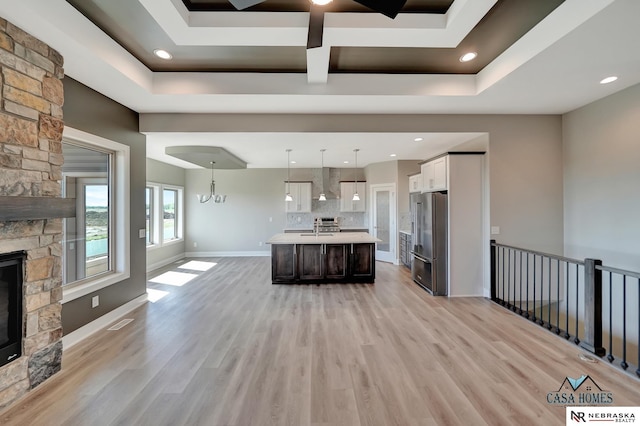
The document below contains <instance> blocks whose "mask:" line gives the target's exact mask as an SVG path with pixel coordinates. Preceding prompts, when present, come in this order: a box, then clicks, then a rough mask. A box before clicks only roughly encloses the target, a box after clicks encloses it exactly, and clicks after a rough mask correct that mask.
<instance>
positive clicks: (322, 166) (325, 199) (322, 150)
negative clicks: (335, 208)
mask: <svg viewBox="0 0 640 426" xmlns="http://www.w3.org/2000/svg"><path fill="white" fill-rule="evenodd" d="M325 151H326V149H324V148H323V149H321V150H320V153H321V155H322V160H321V163H320V164H321V165H320V168H321V170H320V172H321V173H322V169H324V152H325ZM318 201H327V196H326V195H324V182H322V193H320V196H319V197H318Z"/></svg>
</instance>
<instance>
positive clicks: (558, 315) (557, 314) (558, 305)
mask: <svg viewBox="0 0 640 426" xmlns="http://www.w3.org/2000/svg"><path fill="white" fill-rule="evenodd" d="M556 334H560V259H556Z"/></svg>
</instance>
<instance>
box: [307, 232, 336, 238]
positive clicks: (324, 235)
mask: <svg viewBox="0 0 640 426" xmlns="http://www.w3.org/2000/svg"><path fill="white" fill-rule="evenodd" d="M332 235H333V234H327V233H326V232H321V233H319V234H300V236H301V237H315V236H320V237H331V236H332Z"/></svg>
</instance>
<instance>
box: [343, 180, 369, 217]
mask: <svg viewBox="0 0 640 426" xmlns="http://www.w3.org/2000/svg"><path fill="white" fill-rule="evenodd" d="M357 190H358V196H359V197H360V201H353V194H354V193H355V192H356V183H355V182H340V211H341V212H364V211H365V210H366V206H367V204H366V201H365V200H366V193H365V191H366V185H365V183H364V182H358V186H357Z"/></svg>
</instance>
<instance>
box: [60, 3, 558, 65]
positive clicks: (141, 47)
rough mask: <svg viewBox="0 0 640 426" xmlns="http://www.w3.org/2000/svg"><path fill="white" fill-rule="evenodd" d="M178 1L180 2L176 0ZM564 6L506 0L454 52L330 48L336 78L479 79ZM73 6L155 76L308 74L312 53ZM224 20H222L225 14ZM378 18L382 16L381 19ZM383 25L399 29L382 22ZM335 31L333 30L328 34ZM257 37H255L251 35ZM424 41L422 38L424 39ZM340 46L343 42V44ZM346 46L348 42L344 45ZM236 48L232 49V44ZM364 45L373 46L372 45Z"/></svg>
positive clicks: (419, 6) (285, 6)
mask: <svg viewBox="0 0 640 426" xmlns="http://www.w3.org/2000/svg"><path fill="white" fill-rule="evenodd" d="M174 1H177V0H174ZM563 1H564V0H533V1H532V0H498V1H497V2H496V3H495V5H494V6H493V7H492V8H491V9H490V10H489V11H488V13H486V14H485V15H484V17H483V18H482V19H481V20H480V21H479V22H478V23H477V25H475V26H474V27H473V29H472V30H471V31H470V32H469V33H468V34H467V35H466V37H464V38H463V39H462V41H461V42H460V43H459V44H457V45H456V46H454V47H441V46H434V47H428V45H429V42H428V41H426V42H420V43H421V44H426V45H427V46H425V47H416V46H403V45H402V44H401V43H393V44H394V45H393V46H376V43H375V42H374V41H372V43H371V45H361V46H357V45H356V46H352V45H350V44H349V43H348V42H347V41H346V40H345V43H346V44H345V45H335V46H331V47H330V53H329V55H330V59H329V69H328V72H329V73H385V74H476V73H478V72H479V71H480V70H482V69H483V68H484V67H485V66H486V65H487V64H489V63H490V62H491V61H493V60H494V59H495V58H496V57H497V56H498V55H499V54H501V53H502V52H504V51H505V50H506V49H507V48H508V47H509V46H511V45H512V44H513V43H514V42H515V41H517V40H518V39H519V38H520V37H522V35H524V34H526V33H527V32H528V31H529V30H530V29H531V28H533V27H534V26H535V25H536V24H537V23H538V22H540V21H541V20H542V19H543V18H544V17H546V16H547V15H548V14H549V13H551V12H552V11H553V10H554V9H555V8H556V7H557V6H558V5H560V4H561V3H562V2H563ZM67 2H68V3H69V4H71V5H72V6H73V7H75V8H76V9H77V10H78V11H80V12H81V13H82V14H83V15H84V16H86V17H87V18H88V19H89V20H91V21H92V22H93V23H94V24H96V25H97V26H98V27H99V28H101V29H102V30H103V31H104V32H105V33H106V34H108V35H109V37H111V38H112V39H113V40H115V41H116V42H117V43H118V44H120V45H121V46H122V47H124V48H125V49H126V50H127V51H128V52H129V53H131V54H132V55H133V56H135V57H136V58H137V59H138V60H140V61H141V62H142V63H144V64H145V65H146V66H147V67H148V68H149V69H151V70H152V71H177V72H193V71H198V72H268V73H306V72H307V51H306V49H305V47H304V46H292V45H286V44H285V45H279V46H269V45H262V46H254V45H248V44H247V45H242V44H239V45H225V43H224V42H219V41H215V42H213V41H212V43H211V44H209V43H206V42H202V43H201V44H200V43H199V44H198V45H196V44H189V43H187V44H177V43H176V42H174V41H173V40H172V39H171V37H170V36H169V35H168V34H167V33H166V32H165V31H164V30H163V28H162V27H161V25H160V24H159V23H158V22H157V21H156V20H155V19H154V18H153V17H152V16H151V14H150V13H149V12H148V10H147V9H145V7H144V6H143V5H142V4H141V3H140V2H138V1H130V0H111V1H109V2H104V1H100V0H67ZM452 3H453V0H413V1H412V0H408V1H407V4H406V5H405V7H404V8H403V11H402V13H403V14H411V15H416V16H418V15H430V16H433V15H440V16H442V15H443V14H445V13H446V12H447V11H448V10H449V9H450V7H451V4H452ZM184 5H185V6H186V8H187V9H188V10H190V11H198V12H203V11H204V12H207V13H210V14H215V13H216V12H219V13H220V12H224V13H227V14H232V15H235V16H238V17H241V16H242V15H243V14H244V15H249V14H252V13H254V14H255V15H256V18H255V19H257V20H259V19H263V20H264V21H265V23H266V22H267V20H268V19H270V16H269V15H278V14H289V15H292V14H294V12H306V11H308V9H309V5H308V2H307V1H305V0H266V1H264V2H263V3H260V4H258V5H256V6H253V7H251V8H249V9H246V10H243V11H236V10H235V9H234V8H233V6H231V5H230V3H229V2H228V0H216V1H211V0H208V1H204V0H203V1H197V0H184ZM326 10H327V12H328V13H329V12H330V13H334V14H348V13H356V14H363V12H364V14H366V15H377V14H376V13H375V12H371V11H370V10H368V9H366V8H365V7H364V6H361V5H359V4H358V3H356V2H355V1H352V0H334V2H333V3H330V4H329V5H328V6H327V8H326ZM219 13H218V14H219ZM376 18H377V16H376ZM381 18H382V22H385V21H388V23H393V22H394V21H393V20H391V19H389V18H386V17H381ZM327 25H328V24H327V23H325V26H327ZM247 31H249V30H247ZM416 37H418V35H417V36H416ZM338 39H339V37H338ZM337 42H338V43H340V40H337ZM229 44H231V43H229ZM362 44H368V43H367V42H366V40H365V42H364V43H362ZM159 46H161V47H162V48H164V49H166V50H168V51H170V52H171V53H172V54H173V59H172V60H171V61H165V60H162V59H159V58H157V57H156V56H155V55H153V51H154V49H156V48H158V47H159ZM469 51H476V52H480V53H481V54H480V55H479V57H478V58H477V60H475V61H471V62H466V63H463V62H461V61H460V60H459V59H460V57H461V56H462V55H463V54H465V53H466V52H469Z"/></svg>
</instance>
